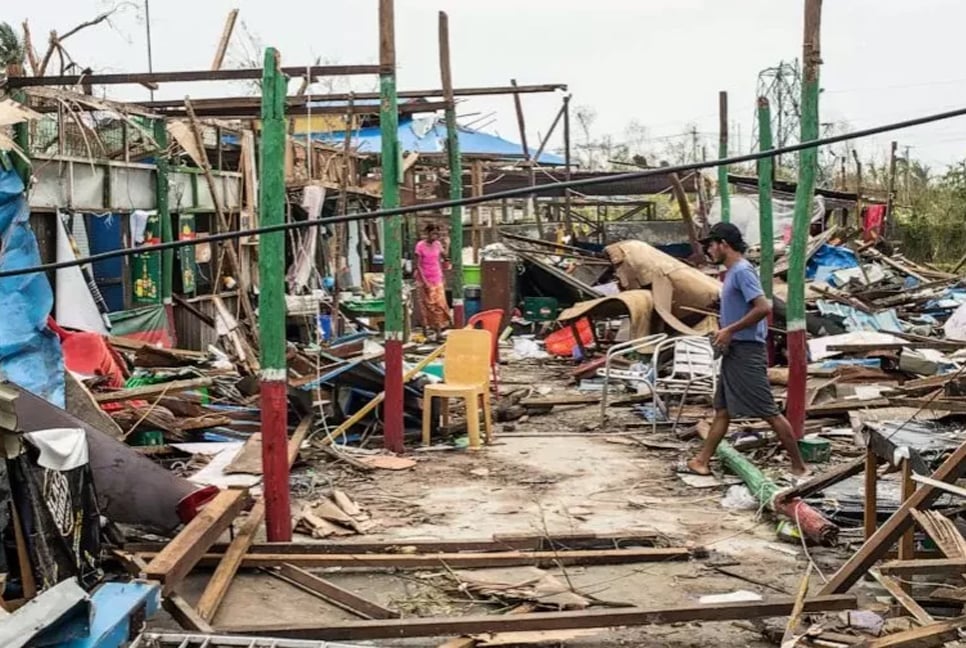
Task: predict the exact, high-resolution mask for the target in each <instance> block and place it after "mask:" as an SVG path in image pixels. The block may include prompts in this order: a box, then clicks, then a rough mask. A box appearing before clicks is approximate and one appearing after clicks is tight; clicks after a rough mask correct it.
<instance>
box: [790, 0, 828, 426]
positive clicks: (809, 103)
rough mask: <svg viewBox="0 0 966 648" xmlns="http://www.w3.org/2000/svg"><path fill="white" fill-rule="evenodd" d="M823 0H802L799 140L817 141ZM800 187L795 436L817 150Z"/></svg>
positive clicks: (805, 161) (804, 161)
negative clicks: (802, 35)
mask: <svg viewBox="0 0 966 648" xmlns="http://www.w3.org/2000/svg"><path fill="white" fill-rule="evenodd" d="M821 30H822V0H805V30H804V38H803V43H802V61H803V62H804V66H805V67H804V74H803V79H802V131H801V132H802V135H801V141H802V142H803V143H804V142H810V141H814V140H816V139H818V135H819V119H818V92H819V88H818V77H819V67H820V66H821V63H822V55H821ZM798 156H799V157H798V190H797V191H796V193H795V215H794V219H793V221H792V244H791V254H790V260H789V265H788V304H787V310H786V312H787V317H786V319H787V323H786V328H787V329H788V337H787V340H788V370H789V371H788V374H789V379H788V408H787V413H788V420H789V422H790V423H791V425H792V430H793V431H794V433H795V436H796V437H797V438H799V439H801V438H802V436H803V435H804V432H805V396H806V386H805V381H806V374H807V372H808V359H807V349H806V342H805V248H806V247H807V245H808V230H809V223H810V220H811V214H812V198H813V196H812V194H813V192H814V191H815V171H816V169H817V167H818V149H817V148H815V147H813V148H807V149H803V150H802V151H800V152H799V154H798Z"/></svg>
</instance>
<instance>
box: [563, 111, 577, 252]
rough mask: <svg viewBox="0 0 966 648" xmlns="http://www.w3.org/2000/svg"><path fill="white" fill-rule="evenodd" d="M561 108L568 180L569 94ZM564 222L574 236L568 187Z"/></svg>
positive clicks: (569, 232)
mask: <svg viewBox="0 0 966 648" xmlns="http://www.w3.org/2000/svg"><path fill="white" fill-rule="evenodd" d="M563 110H564V123H563V129H564V131H563V137H564V165H565V170H564V174H565V176H566V180H567V181H568V182H569V181H570V178H571V164H570V95H567V96H565V97H564V98H563ZM564 222H565V223H566V225H567V233H568V234H570V236H571V238H576V237H575V234H576V232H574V223H573V220H572V218H571V216H570V189H564ZM570 243H571V245H575V244H576V243H575V242H574V241H571V242H570Z"/></svg>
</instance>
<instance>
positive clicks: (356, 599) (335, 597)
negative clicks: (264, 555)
mask: <svg viewBox="0 0 966 648" xmlns="http://www.w3.org/2000/svg"><path fill="white" fill-rule="evenodd" d="M270 573H271V574H272V575H273V576H275V577H276V578H280V579H282V580H284V581H286V582H287V583H290V584H292V585H294V586H296V587H298V588H300V589H303V590H305V591H307V592H309V593H311V594H313V595H315V596H318V597H319V598H321V599H323V600H324V601H326V602H328V603H331V604H332V605H334V606H336V607H338V608H341V609H343V610H345V611H346V612H350V613H352V614H355V615H356V616H358V617H362V618H363V619H398V618H399V617H400V616H401V615H400V614H399V612H395V611H393V610H390V609H387V608H384V607H382V606H381V605H378V604H376V603H373V602H372V601H370V600H368V599H365V598H363V597H361V596H359V595H358V594H354V593H353V592H350V591H349V590H347V589H344V588H342V587H339V586H338V585H336V584H335V583H333V582H332V581H329V580H326V579H324V578H322V577H320V576H316V575H315V574H311V573H309V572H307V571H305V570H304V569H299V568H298V567H296V566H295V565H291V564H288V563H284V564H282V565H280V566H279V568H278V571H277V572H274V571H273V572H270Z"/></svg>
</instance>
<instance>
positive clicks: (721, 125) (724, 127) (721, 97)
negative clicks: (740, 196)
mask: <svg viewBox="0 0 966 648" xmlns="http://www.w3.org/2000/svg"><path fill="white" fill-rule="evenodd" d="M726 157H728V93H727V92H725V91H724V90H722V91H721V92H719V93H718V159H720V160H723V159H724V158H726ZM718 195H719V196H720V197H721V222H722V223H730V222H731V195H730V194H729V192H728V167H727V166H726V165H724V164H722V165H721V166H719V167H718Z"/></svg>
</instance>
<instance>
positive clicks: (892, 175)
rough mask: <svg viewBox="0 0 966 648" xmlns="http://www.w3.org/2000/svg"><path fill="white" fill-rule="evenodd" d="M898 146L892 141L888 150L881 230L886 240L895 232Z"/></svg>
mask: <svg viewBox="0 0 966 648" xmlns="http://www.w3.org/2000/svg"><path fill="white" fill-rule="evenodd" d="M898 147H899V145H898V144H897V143H896V142H895V141H893V142H892V146H891V147H890V149H889V195H888V197H887V198H886V215H885V225H884V227H883V228H882V230H883V232H882V233H883V235H884V236H885V237H886V238H889V237H890V236H892V234H893V233H894V232H895V226H896V224H895V222H894V216H895V214H894V213H893V209H894V207H895V200H896V149H897V148H898Z"/></svg>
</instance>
